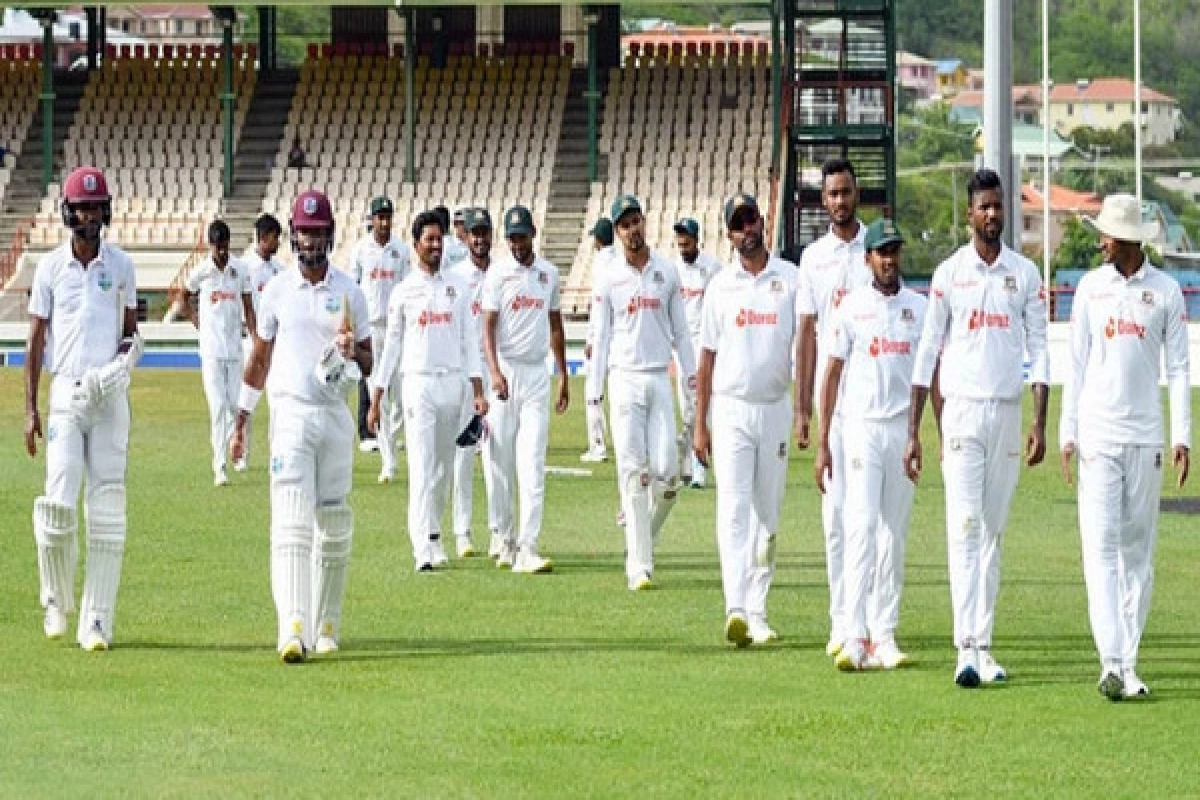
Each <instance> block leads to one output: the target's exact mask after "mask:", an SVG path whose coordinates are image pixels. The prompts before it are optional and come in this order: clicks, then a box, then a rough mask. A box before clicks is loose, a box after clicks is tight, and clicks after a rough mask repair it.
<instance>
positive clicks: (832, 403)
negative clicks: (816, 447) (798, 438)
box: [821, 358, 844, 447]
mask: <svg viewBox="0 0 1200 800" xmlns="http://www.w3.org/2000/svg"><path fill="white" fill-rule="evenodd" d="M843 363H844V362H842V361H841V360H839V359H836V358H831V359H829V367H828V369H827V370H826V372H825V382H824V384H823V385H822V388H821V444H823V445H825V446H826V447H828V446H829V430H830V428H832V427H833V425H832V424H831V423H832V421H833V415H834V413H836V411H837V398H838V388H839V387H840V386H841V383H842V364H843Z"/></svg>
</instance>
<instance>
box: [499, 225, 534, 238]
mask: <svg viewBox="0 0 1200 800" xmlns="http://www.w3.org/2000/svg"><path fill="white" fill-rule="evenodd" d="M504 235H505V236H532V235H533V228H532V227H530V226H529V225H510V226H508V227H507V228H505V229H504Z"/></svg>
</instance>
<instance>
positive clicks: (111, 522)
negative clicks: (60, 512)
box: [78, 484, 125, 644]
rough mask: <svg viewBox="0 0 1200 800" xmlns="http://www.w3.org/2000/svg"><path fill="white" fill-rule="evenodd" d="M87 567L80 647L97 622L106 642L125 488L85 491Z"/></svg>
mask: <svg viewBox="0 0 1200 800" xmlns="http://www.w3.org/2000/svg"><path fill="white" fill-rule="evenodd" d="M84 507H85V509H86V511H87V565H86V567H85V569H84V576H83V601H82V603H81V605H80V612H79V630H78V639H79V642H80V643H81V644H82V643H83V641H84V638H85V637H86V636H87V634H88V632H89V631H90V630H91V629H92V628H93V627H95V625H96V624H97V623H99V625H100V629H101V631H102V632H103V634H104V637H105V639H107V640H108V641H109V642H111V641H112V638H113V622H114V617H115V615H116V610H117V588H118V586H119V585H120V583H121V560H122V558H123V557H124V555H125V487H124V486H121V485H120V484H106V485H104V486H99V487H97V488H95V489H91V490H89V491H88V494H87V499H86V500H85V501H84Z"/></svg>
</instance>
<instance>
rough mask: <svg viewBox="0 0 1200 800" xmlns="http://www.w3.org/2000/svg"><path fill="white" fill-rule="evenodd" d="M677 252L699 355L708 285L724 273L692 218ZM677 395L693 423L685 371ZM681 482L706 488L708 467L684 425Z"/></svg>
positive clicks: (684, 224)
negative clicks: (704, 245) (707, 250)
mask: <svg viewBox="0 0 1200 800" xmlns="http://www.w3.org/2000/svg"><path fill="white" fill-rule="evenodd" d="M674 231H675V249H676V250H678V251H679V257H678V258H676V259H675V269H676V270H678V271H679V287H680V288H679V291H680V294H682V295H683V311H684V314H685V315H686V316H687V324H688V332H689V333H690V334H691V338H692V352H694V353H696V354H697V357H698V356H699V353H700V320H701V310H702V309H703V308H704V290H705V289H707V288H708V282H709V281H711V280H712V278H713V276H714V275H716V274H717V272H718V271H719V270H720V269H721V264H720V262H718V261H717V260H716V259H715V258H713V257H712V256H711V255H709V254H708V253H702V252H700V223H698V222H696V220H694V219H691V218H684V219H681V220H679V221H678V222H676V223H675V226H674ZM676 378H677V380H676V382H675V386H676V394H677V396H678V400H679V409H680V411H681V413H682V416H683V419H685V420H687V419H694V418H695V416H696V414H695V409H694V408H689V407H688V403H691V402H693V400H694V398H693V396H692V392H689V391H688V388H687V384H686V383H685V382H684V376H683V370H677V371H676ZM680 443H681V444H682V447H681V448H680V453H679V455H680V459H679V471H680V473H681V475H680V479H681V481H682V482H683V483H684V484H688V485H690V486H691V487H692V488H693V489H701V488H703V487H704V485H705V474H704V473H705V467H704V465H703V464H701V463H700V462H699V461H697V460H696V455H695V453H694V452H692V429H691V427H690V426H687V425H685V426H684V429H683V434H682V435H681V436H680Z"/></svg>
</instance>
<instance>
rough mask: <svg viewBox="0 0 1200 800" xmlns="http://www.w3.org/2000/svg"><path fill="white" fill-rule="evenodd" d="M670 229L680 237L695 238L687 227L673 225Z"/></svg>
mask: <svg viewBox="0 0 1200 800" xmlns="http://www.w3.org/2000/svg"><path fill="white" fill-rule="evenodd" d="M672 227H673V229H674V231H675V232H676V233H678V234H680V235H681V236H695V235H696V234H695V233H693V232H692V231H691V230H690V229H689V228H688V226H687V225H674V226H672Z"/></svg>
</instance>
